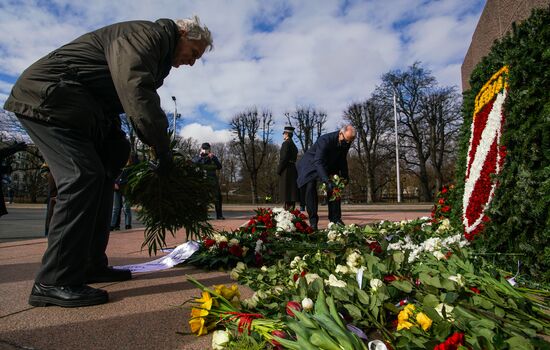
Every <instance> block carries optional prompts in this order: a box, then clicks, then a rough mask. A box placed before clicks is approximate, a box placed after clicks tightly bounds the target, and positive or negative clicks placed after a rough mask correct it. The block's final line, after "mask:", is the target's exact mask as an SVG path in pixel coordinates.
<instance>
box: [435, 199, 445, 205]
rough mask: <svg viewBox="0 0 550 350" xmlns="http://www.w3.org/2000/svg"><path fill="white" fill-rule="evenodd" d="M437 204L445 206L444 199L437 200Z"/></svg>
mask: <svg viewBox="0 0 550 350" xmlns="http://www.w3.org/2000/svg"><path fill="white" fill-rule="evenodd" d="M437 203H439V204H440V205H443V204H445V199H444V198H439V201H437Z"/></svg>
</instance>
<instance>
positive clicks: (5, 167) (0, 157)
mask: <svg viewBox="0 0 550 350" xmlns="http://www.w3.org/2000/svg"><path fill="white" fill-rule="evenodd" d="M26 148H27V145H26V144H25V142H15V143H14V144H12V145H9V146H4V147H2V148H0V181H3V179H4V175H9V174H11V171H12V168H11V165H9V164H5V161H6V159H7V158H8V157H9V156H11V155H14V154H15V153H17V152H19V151H23V150H24V149H26ZM0 197H2V198H0V216H3V215H6V214H7V213H8V210H7V209H6V202H4V192H3V190H2V183H1V182H0Z"/></svg>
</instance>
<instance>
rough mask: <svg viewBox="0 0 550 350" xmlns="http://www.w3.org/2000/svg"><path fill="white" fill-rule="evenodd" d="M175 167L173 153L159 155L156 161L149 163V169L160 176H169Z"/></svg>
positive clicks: (167, 152)
mask: <svg viewBox="0 0 550 350" xmlns="http://www.w3.org/2000/svg"><path fill="white" fill-rule="evenodd" d="M173 166H174V162H173V158H172V151H166V152H164V153H160V154H157V160H156V161H149V167H150V168H151V169H153V170H154V171H156V172H157V173H158V174H159V175H162V176H164V175H167V174H168V173H169V172H170V170H172V167H173Z"/></svg>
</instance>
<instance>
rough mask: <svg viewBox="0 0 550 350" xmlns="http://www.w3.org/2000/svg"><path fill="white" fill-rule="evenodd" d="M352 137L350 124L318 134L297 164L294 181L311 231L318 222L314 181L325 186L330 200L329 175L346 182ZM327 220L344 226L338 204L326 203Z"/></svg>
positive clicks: (316, 194) (331, 183) (315, 184)
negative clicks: (304, 205)
mask: <svg viewBox="0 0 550 350" xmlns="http://www.w3.org/2000/svg"><path fill="white" fill-rule="evenodd" d="M355 136H356V131H355V128H354V127H353V126H351V125H346V126H344V127H343V128H341V129H340V130H339V131H335V132H331V133H328V134H325V135H322V136H321V137H319V138H318V139H317V141H316V142H315V144H313V146H312V147H311V148H310V149H308V150H307V152H306V153H305V154H304V156H303V157H302V158H301V159H300V161H299V162H298V166H297V167H298V181H297V182H298V186H299V187H300V191H304V193H305V197H306V208H307V213H308V215H309V224H310V226H311V227H312V228H313V229H317V224H318V223H319V215H317V209H318V204H319V197H318V193H317V181H321V182H323V183H325V184H326V185H327V198H330V196H331V194H332V190H333V189H334V187H335V185H334V183H333V182H332V181H331V180H330V178H329V176H331V175H338V176H340V177H341V178H343V179H344V181H347V180H348V178H349V175H348V161H347V155H348V151H349V149H350V147H351V144H352V143H353V140H355ZM328 218H329V221H330V222H333V223H336V224H341V225H343V224H344V223H343V222H342V209H341V203H340V201H332V202H331V201H329V202H328Z"/></svg>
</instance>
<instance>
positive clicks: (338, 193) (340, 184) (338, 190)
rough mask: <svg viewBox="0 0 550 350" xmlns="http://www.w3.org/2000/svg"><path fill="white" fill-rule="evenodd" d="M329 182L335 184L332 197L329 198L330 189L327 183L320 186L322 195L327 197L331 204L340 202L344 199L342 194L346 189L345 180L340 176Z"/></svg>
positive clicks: (332, 177)
mask: <svg viewBox="0 0 550 350" xmlns="http://www.w3.org/2000/svg"><path fill="white" fill-rule="evenodd" d="M329 181H330V182H332V184H334V188H333V189H332V192H331V193H330V197H328V188H327V184H326V183H322V184H321V186H320V190H321V193H322V194H324V195H325V197H327V200H328V201H329V202H334V201H339V200H341V199H342V193H344V188H346V184H345V182H344V180H343V179H342V178H341V177H340V176H338V175H332V176H331V177H330V178H329Z"/></svg>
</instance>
